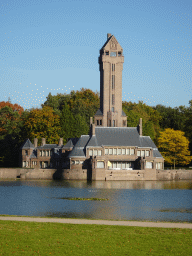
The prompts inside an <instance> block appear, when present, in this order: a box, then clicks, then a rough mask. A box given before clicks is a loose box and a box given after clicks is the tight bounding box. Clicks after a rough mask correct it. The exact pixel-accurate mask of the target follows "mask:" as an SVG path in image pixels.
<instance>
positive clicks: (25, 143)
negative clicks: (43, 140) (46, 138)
mask: <svg viewBox="0 0 192 256" xmlns="http://www.w3.org/2000/svg"><path fill="white" fill-rule="evenodd" d="M21 148H22V149H29V148H34V146H33V144H32V143H31V141H30V139H26V141H25V142H24V143H23V145H22V146H21Z"/></svg>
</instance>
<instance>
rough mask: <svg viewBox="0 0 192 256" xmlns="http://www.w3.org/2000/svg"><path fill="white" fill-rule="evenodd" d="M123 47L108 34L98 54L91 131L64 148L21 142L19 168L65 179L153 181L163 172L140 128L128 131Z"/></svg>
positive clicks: (155, 152)
mask: <svg viewBox="0 0 192 256" xmlns="http://www.w3.org/2000/svg"><path fill="white" fill-rule="evenodd" d="M123 63H124V56H123V49H122V47H121V46H120V44H119V43H118V42H117V40H116V38H115V37H114V36H112V35H111V34H107V41H106V43H105V44H104V46H103V47H102V48H101V50H100V56H99V67H100V108H99V109H98V111H97V112H96V114H95V116H94V120H93V118H92V117H91V118H90V133H89V135H82V136H81V137H80V138H71V139H69V140H68V142H67V143H66V144H65V145H63V140H62V138H61V139H60V140H59V143H58V144H46V141H45V139H44V138H43V139H42V142H41V146H38V143H37V139H34V144H32V143H31V141H30V140H29V139H27V140H26V141H25V143H24V144H23V146H22V148H21V151H22V156H21V165H22V167H25V168H34V169H38V170H41V169H49V168H51V169H56V170H60V172H63V173H64V174H63V175H64V176H63V177H64V178H66V179H89V180H155V179H156V175H157V172H158V171H159V170H163V169H164V159H163V157H162V156H161V154H160V152H159V151H158V149H157V147H156V146H155V144H154V143H153V141H152V140H151V138H150V137H149V136H143V134H142V118H140V122H139V124H138V127H127V116H126V115H125V113H124V112H123V110H122V70H123Z"/></svg>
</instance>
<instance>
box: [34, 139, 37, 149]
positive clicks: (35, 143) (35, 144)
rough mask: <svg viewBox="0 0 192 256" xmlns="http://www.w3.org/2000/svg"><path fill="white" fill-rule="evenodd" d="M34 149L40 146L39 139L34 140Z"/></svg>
mask: <svg viewBox="0 0 192 256" xmlns="http://www.w3.org/2000/svg"><path fill="white" fill-rule="evenodd" d="M33 144H34V147H35V148H37V145H38V139H37V138H34V143H33Z"/></svg>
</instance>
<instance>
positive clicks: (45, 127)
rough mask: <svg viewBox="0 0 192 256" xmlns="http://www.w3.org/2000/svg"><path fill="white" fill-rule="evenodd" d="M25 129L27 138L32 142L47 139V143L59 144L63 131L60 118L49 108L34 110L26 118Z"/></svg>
mask: <svg viewBox="0 0 192 256" xmlns="http://www.w3.org/2000/svg"><path fill="white" fill-rule="evenodd" d="M24 129H25V134H26V137H28V138H29V139H30V140H33V139H34V138H38V139H41V138H46V141H47V143H50V144H51V143H58V140H59V134H60V130H61V128H60V117H59V116H58V115H56V114H55V112H54V110H53V109H52V108H51V107H49V106H44V107H43V108H42V109H32V110H31V111H30V112H29V113H28V114H27V115H26V116H25V120H24Z"/></svg>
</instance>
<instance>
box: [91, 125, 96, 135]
mask: <svg viewBox="0 0 192 256" xmlns="http://www.w3.org/2000/svg"><path fill="white" fill-rule="evenodd" d="M91 134H92V135H95V124H92V133H91Z"/></svg>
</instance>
